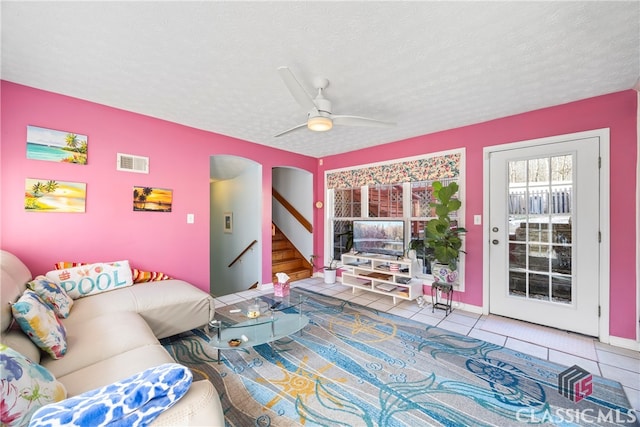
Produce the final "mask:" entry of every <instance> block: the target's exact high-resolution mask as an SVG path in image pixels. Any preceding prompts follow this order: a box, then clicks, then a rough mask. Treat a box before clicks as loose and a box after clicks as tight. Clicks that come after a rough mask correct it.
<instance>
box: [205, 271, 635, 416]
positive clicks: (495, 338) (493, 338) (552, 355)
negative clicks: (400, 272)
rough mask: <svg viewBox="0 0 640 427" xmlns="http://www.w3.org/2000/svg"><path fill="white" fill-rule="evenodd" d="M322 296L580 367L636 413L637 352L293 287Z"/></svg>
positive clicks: (229, 299) (235, 297)
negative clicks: (608, 384)
mask: <svg viewBox="0 0 640 427" xmlns="http://www.w3.org/2000/svg"><path fill="white" fill-rule="evenodd" d="M292 286H293V287H301V288H305V289H309V290H311V291H314V292H318V293H321V294H324V295H331V296H334V297H336V298H340V299H343V300H348V301H353V302H355V303H358V304H360V305H365V306H369V307H373V308H376V309H377V310H381V311H386V312H389V313H393V314H396V315H399V316H403V317H407V318H411V319H413V320H417V321H420V322H423V323H425V324H428V325H432V326H438V327H440V328H443V329H446V330H449V331H453V332H457V333H459V334H462V335H467V336H470V337H474V338H478V339H481V340H484V341H488V342H491V343H494V344H498V345H502V346H505V347H508V348H511V349H514V350H517V351H522V352H523V353H527V354H530V355H532V356H536V357H538V358H541V359H546V360H549V361H552V362H555V363H559V364H563V365H566V366H571V365H578V366H580V367H582V368H584V369H586V370H588V371H589V372H591V373H592V374H594V375H599V376H603V377H605V378H609V379H612V380H616V381H619V382H620V383H621V384H622V385H623V387H624V389H625V391H626V393H627V397H628V398H629V401H630V402H631V404H632V405H633V408H634V409H635V410H636V411H640V352H638V351H633V350H628V349H624V348H620V347H614V346H611V345H607V344H602V343H600V342H598V341H597V340H596V339H593V338H590V337H585V336H583V335H579V334H572V333H569V332H566V331H560V330H557V329H553V328H547V327H543V326H538V325H533V324H530V323H527V322H521V321H516V320H512V319H508V318H503V317H500V316H495V315H489V316H484V315H480V314H476V313H470V312H468V311H462V310H459V309H454V310H453V312H452V313H451V314H449V315H448V316H445V312H444V311H443V310H435V313H432V312H431V311H432V307H431V304H424V306H423V307H419V306H418V304H417V303H416V302H415V301H401V302H398V304H396V305H395V306H394V305H393V300H392V298H391V297H388V296H384V295H379V294H374V293H372V292H366V291H360V290H356V292H355V293H353V292H352V288H351V287H350V286H345V285H342V284H341V283H338V282H336V283H335V284H333V285H327V284H325V283H324V280H323V279H322V278H317V277H314V278H310V279H305V280H299V281H296V282H294V283H292ZM261 292H262V293H264V292H268V291H259V290H249V291H244V292H239V293H235V294H230V295H225V296H222V297H217V298H215V301H216V306H223V305H227V304H232V303H235V302H238V301H240V300H243V299H250V298H252V297H255V295H257V294H259V293H261Z"/></svg>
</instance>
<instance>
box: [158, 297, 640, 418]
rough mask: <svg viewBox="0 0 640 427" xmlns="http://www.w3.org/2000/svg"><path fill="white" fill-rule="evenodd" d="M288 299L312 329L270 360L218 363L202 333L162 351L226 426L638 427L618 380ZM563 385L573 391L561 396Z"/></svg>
mask: <svg viewBox="0 0 640 427" xmlns="http://www.w3.org/2000/svg"><path fill="white" fill-rule="evenodd" d="M291 292H292V295H299V294H302V295H303V296H304V297H305V298H306V302H305V303H304V305H303V307H302V310H303V313H304V314H306V315H307V316H308V317H309V319H310V323H309V325H308V326H307V327H306V328H305V329H304V330H303V331H302V333H296V334H295V335H292V336H290V337H287V338H285V339H282V340H280V341H278V342H276V343H275V344H274V348H275V349H276V351H275V353H272V349H271V347H270V346H269V345H267V344H265V345H259V346H256V347H253V348H249V349H240V350H227V351H223V352H222V364H218V360H217V352H216V350H214V349H212V348H211V347H209V346H208V344H207V342H208V340H209V337H208V336H207V334H206V333H204V332H203V331H201V330H193V331H191V332H188V333H185V334H181V335H178V336H175V337H171V338H167V339H164V340H163V341H162V343H163V345H164V346H165V348H166V349H167V350H168V351H169V352H170V353H171V354H172V355H173V357H174V358H175V359H176V360H177V361H178V362H180V363H183V364H184V365H186V366H188V367H190V368H191V370H192V371H193V374H194V380H198V379H202V378H207V379H208V380H209V381H211V382H212V383H213V384H214V386H215V387H216V389H217V390H218V392H219V394H220V398H221V401H222V407H223V409H224V411H225V420H226V423H227V425H228V426H237V427H246V426H300V425H304V426H356V427H359V426H363V427H364V426H372V427H373V426H380V427H382V426H389V427H392V426H413V427H418V426H431V425H433V426H512V425H520V426H521V425H526V424H532V425H549V426H572V425H594V426H613V425H629V426H632V425H633V426H637V425H640V423H639V422H638V420H637V416H636V414H635V413H634V412H633V410H631V409H629V408H630V405H629V402H628V400H627V398H626V395H625V394H624V391H623V389H622V387H621V386H620V384H619V383H618V382H615V381H611V380H607V379H604V378H601V377H596V376H591V375H590V374H588V373H586V372H581V371H580V370H579V369H577V370H576V369H574V371H573V372H566V373H564V374H563V372H564V371H566V370H567V367H566V366H561V365H557V364H554V363H551V362H548V361H545V360H540V359H536V358H534V357H532V356H529V355H526V354H523V353H519V352H517V351H513V350H510V349H507V348H504V347H501V346H498V345H495V344H491V343H487V342H484V341H480V340H477V339H474V338H469V337H466V336H463V335H459V334H456V333H453V332H449V331H446V330H444V329H439V328H435V327H431V326H428V325H424V324H422V323H419V322H415V321H412V320H410V319H405V318H402V317H399V316H395V315H392V314H387V313H384V312H379V311H377V310H373V309H368V308H366V307H363V306H360V305H357V304H353V303H350V302H348V301H343V300H339V299H336V298H332V297H327V296H324V295H319V294H316V293H313V292H311V291H307V290H301V289H293V290H292V291H291ZM217 316H219V314H217ZM578 368H579V367H578ZM559 375H563V376H567V378H568V379H569V380H570V379H571V378H573V379H575V380H576V381H575V385H574V386H573V387H571V388H567V389H564V390H563V393H560V392H559V387H558V376H559ZM569 383H571V384H573V383H574V382H572V381H569ZM574 390H575V391H577V394H575V395H572V394H571V393H570V392H571V391H574Z"/></svg>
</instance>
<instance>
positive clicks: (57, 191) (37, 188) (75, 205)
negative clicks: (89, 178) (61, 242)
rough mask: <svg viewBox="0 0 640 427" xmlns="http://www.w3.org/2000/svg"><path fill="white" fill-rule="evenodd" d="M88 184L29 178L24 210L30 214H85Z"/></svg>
mask: <svg viewBox="0 0 640 427" xmlns="http://www.w3.org/2000/svg"><path fill="white" fill-rule="evenodd" d="M86 200H87V184H86V183H83V182H69V181H55V180H53V179H34V178H27V179H26V181H25V186H24V209H25V210H26V211H28V212H84V211H85V206H86Z"/></svg>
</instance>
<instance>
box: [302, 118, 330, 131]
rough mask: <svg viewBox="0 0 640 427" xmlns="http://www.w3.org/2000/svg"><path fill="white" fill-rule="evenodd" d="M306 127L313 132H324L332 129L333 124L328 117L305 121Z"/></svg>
mask: <svg viewBox="0 0 640 427" xmlns="http://www.w3.org/2000/svg"><path fill="white" fill-rule="evenodd" d="M307 127H308V128H309V129H310V130H312V131H315V132H325V131H328V130H330V129H331V128H332V127H333V122H332V121H331V119H330V118H328V117H322V116H318V117H311V118H309V120H307Z"/></svg>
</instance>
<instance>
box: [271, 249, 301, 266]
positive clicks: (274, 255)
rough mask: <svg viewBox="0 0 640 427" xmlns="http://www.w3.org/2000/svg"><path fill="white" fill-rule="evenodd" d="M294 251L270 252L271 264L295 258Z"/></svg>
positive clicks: (279, 250)
mask: <svg viewBox="0 0 640 427" xmlns="http://www.w3.org/2000/svg"><path fill="white" fill-rule="evenodd" d="M295 256H296V251H294V250H293V249H278V250H274V251H271V262H272V263H273V262H274V261H282V260H285V259H290V258H295Z"/></svg>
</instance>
